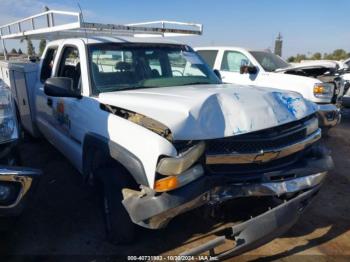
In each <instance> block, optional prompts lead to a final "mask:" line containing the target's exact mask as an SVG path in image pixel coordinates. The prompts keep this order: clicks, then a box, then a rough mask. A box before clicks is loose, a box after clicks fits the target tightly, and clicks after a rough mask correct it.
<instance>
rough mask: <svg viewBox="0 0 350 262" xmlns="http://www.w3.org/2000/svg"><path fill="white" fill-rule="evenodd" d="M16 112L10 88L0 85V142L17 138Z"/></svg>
mask: <svg viewBox="0 0 350 262" xmlns="http://www.w3.org/2000/svg"><path fill="white" fill-rule="evenodd" d="M18 137H19V136H18V126H17V118H16V113H15V111H14V105H13V100H12V96H11V92H10V90H8V89H7V88H6V87H1V85H0V143H5V142H9V141H12V140H16V139H18Z"/></svg>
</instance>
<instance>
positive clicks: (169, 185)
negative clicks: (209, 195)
mask: <svg viewBox="0 0 350 262" xmlns="http://www.w3.org/2000/svg"><path fill="white" fill-rule="evenodd" d="M203 174H204V170H203V167H202V166H201V165H200V164H198V165H195V166H194V167H192V168H190V169H188V170H187V171H185V172H184V173H182V174H180V175H175V176H168V177H166V178H162V179H159V180H156V181H155V182H154V190H155V191H156V192H165V191H170V190H173V189H176V188H179V187H182V186H184V185H187V184H188V183H191V182H192V181H194V180H196V179H197V178H199V177H200V176H202V175H203Z"/></svg>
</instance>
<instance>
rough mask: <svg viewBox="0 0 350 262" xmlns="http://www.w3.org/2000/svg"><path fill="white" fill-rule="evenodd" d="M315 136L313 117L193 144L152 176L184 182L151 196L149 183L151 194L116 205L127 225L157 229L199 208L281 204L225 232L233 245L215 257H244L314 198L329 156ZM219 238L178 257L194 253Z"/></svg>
mask: <svg viewBox="0 0 350 262" xmlns="http://www.w3.org/2000/svg"><path fill="white" fill-rule="evenodd" d="M320 138H321V131H320V129H319V128H318V122H317V116H316V115H315V114H313V115H311V116H308V117H305V118H303V119H301V120H299V121H295V122H293V123H289V124H285V125H282V126H278V127H275V128H270V129H267V130H262V131H257V132H253V133H248V134H243V135H238V136H233V137H226V138H220V139H212V140H206V141H201V142H197V143H195V144H194V145H192V146H191V148H190V149H187V150H184V151H182V153H181V154H180V156H179V157H178V158H176V159H175V160H173V161H169V162H166V164H164V161H165V160H167V159H166V158H165V160H164V158H163V161H160V162H159V164H158V169H157V170H158V172H161V173H162V175H160V174H159V176H160V177H166V178H161V179H160V180H164V179H168V178H169V177H177V181H180V182H181V183H182V182H183V181H184V182H183V183H184V184H181V185H179V184H176V183H175V184H176V185H177V186H175V187H173V188H171V189H169V190H167V191H166V190H164V191H162V190H157V189H158V187H157V181H156V183H155V187H154V189H151V188H148V187H143V188H142V190H141V191H135V190H130V189H124V190H123V196H124V200H123V204H124V206H125V208H126V210H127V211H128V213H129V215H130V217H131V219H132V221H133V222H134V223H136V224H138V225H140V226H143V227H146V228H151V229H158V228H162V227H164V226H166V225H167V224H168V222H169V221H170V220H171V219H173V218H174V217H176V216H178V215H179V214H182V213H184V212H187V211H189V210H192V209H194V208H197V207H200V206H204V205H209V206H219V205H221V204H223V203H225V202H227V201H228V200H232V199H238V198H246V197H262V196H267V197H274V198H276V199H283V200H286V202H284V203H282V204H280V205H278V206H277V207H274V208H273V209H271V210H268V211H267V212H265V213H263V214H261V215H260V216H258V217H255V218H253V219H250V220H248V221H246V222H244V223H242V224H239V225H237V226H234V227H232V229H231V231H232V234H231V236H230V237H231V238H234V239H235V240H236V246H235V247H233V248H232V250H229V251H227V252H225V253H223V254H222V256H223V257H225V256H226V255H235V254H237V253H240V252H244V251H246V250H248V249H251V248H253V247H255V246H257V245H261V244H263V243H266V242H268V241H270V240H271V239H273V238H275V237H276V236H277V235H279V234H281V233H283V232H284V231H286V230H287V229H288V228H289V227H290V226H291V225H293V224H294V223H295V222H296V220H297V218H298V217H299V216H300V214H301V212H302V211H303V210H304V209H305V207H306V206H307V205H308V203H309V202H310V201H309V200H311V199H312V198H313V196H314V195H315V194H316V192H318V190H319V188H320V186H321V185H322V183H323V182H324V180H325V178H326V176H327V173H328V171H329V170H330V169H331V168H332V167H333V162H332V158H331V157H330V156H329V152H328V151H327V150H326V149H325V148H324V147H323V146H322V145H320V144H319V143H318V140H319V139H320ZM180 144H181V146H183V143H180ZM203 145H205V147H204V146H203ZM181 146H178V147H179V148H181ZM179 150H181V149H179ZM187 156H188V157H187ZM161 160H162V159H161ZM165 167H171V168H170V169H167V168H165ZM175 167H177V168H175ZM170 170H173V173H171V171H170ZM237 211H239V210H237ZM226 237H227V236H225V237H224V236H222V237H219V238H218V239H216V240H215V241H213V242H209V243H207V244H205V245H203V246H200V247H198V249H195V250H191V251H189V252H187V253H186V254H200V253H201V252H200V251H202V249H203V248H204V249H206V250H209V249H211V248H213V246H216V245H219V244H220V243H222V242H223V241H224V240H225V238H226Z"/></svg>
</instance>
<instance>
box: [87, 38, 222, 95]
mask: <svg viewBox="0 0 350 262" xmlns="http://www.w3.org/2000/svg"><path fill="white" fill-rule="evenodd" d="M89 61H90V69H91V73H92V74H91V75H92V82H93V87H94V89H95V90H94V91H95V93H101V92H111V91H119V90H128V89H140V88H149V87H166V86H183V85H196V84H218V83H221V81H220V80H219V79H218V78H217V76H216V75H215V74H214V73H213V71H212V70H211V69H210V68H209V67H208V66H207V64H206V63H205V62H204V61H203V60H202V59H201V58H200V57H199V56H198V55H197V54H196V53H195V52H194V51H193V50H192V49H191V48H190V47H188V46H183V45H169V44H144V43H143V44H139V43H127V44H124V43H123V44H119V43H115V44H113V43H112V44H110V43H109V44H96V45H90V46H89Z"/></svg>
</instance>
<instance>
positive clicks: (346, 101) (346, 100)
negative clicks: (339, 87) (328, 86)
mask: <svg viewBox="0 0 350 262" xmlns="http://www.w3.org/2000/svg"><path fill="white" fill-rule="evenodd" d="M342 105H343V106H344V107H346V108H349V107H350V95H344V96H343V100H342Z"/></svg>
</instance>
